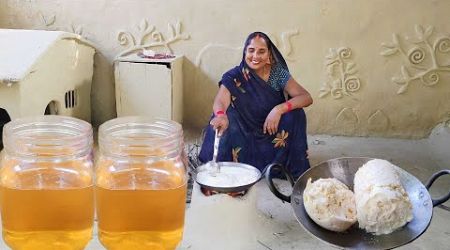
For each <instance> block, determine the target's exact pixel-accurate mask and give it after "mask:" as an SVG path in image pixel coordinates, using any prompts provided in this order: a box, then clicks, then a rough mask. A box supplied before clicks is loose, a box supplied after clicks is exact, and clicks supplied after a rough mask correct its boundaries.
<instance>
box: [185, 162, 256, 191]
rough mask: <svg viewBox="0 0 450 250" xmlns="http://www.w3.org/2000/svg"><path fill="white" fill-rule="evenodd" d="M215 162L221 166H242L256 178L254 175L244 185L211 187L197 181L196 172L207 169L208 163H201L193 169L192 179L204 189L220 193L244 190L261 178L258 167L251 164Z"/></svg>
mask: <svg viewBox="0 0 450 250" xmlns="http://www.w3.org/2000/svg"><path fill="white" fill-rule="evenodd" d="M217 164H219V166H220V167H221V168H243V169H245V170H247V171H252V172H254V174H255V176H256V177H257V178H256V177H255V179H254V180H252V181H251V182H249V183H247V184H245V185H241V186H236V187H213V186H209V185H205V184H203V183H201V182H199V181H198V180H197V173H199V172H201V171H208V169H207V168H208V165H207V164H204V165H201V166H199V167H197V168H196V169H195V173H194V176H193V177H194V180H195V181H196V182H197V183H198V184H199V185H200V186H201V187H204V188H206V189H209V190H213V191H217V192H220V193H233V192H242V191H245V190H247V189H249V188H250V187H251V186H253V185H254V184H255V183H256V182H258V181H259V180H260V179H261V171H259V169H257V168H255V167H253V166H251V165H248V164H244V163H238V162H218V163H217Z"/></svg>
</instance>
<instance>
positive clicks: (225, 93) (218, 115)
mask: <svg viewBox="0 0 450 250" xmlns="http://www.w3.org/2000/svg"><path fill="white" fill-rule="evenodd" d="M230 103H231V94H230V91H229V90H228V89H227V88H226V87H225V86H224V85H221V86H220V88H219V91H218V92H217V95H216V97H215V98H214V104H213V112H214V118H213V119H212V120H211V122H210V124H211V125H212V126H213V128H214V129H218V130H219V135H222V134H223V132H224V131H225V130H226V129H227V128H228V117H227V114H226V112H227V109H228V106H230Z"/></svg>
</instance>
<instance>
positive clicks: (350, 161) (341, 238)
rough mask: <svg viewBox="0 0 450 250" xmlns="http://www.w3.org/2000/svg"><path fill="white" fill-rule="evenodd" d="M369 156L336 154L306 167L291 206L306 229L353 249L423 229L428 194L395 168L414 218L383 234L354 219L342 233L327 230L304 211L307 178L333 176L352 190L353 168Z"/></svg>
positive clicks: (396, 240) (397, 242)
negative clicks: (374, 232) (340, 155)
mask: <svg viewBox="0 0 450 250" xmlns="http://www.w3.org/2000/svg"><path fill="white" fill-rule="evenodd" d="M369 160H372V158H353V157H348V158H338V159H332V160H329V161H326V162H323V163H321V164H319V165H317V166H316V167H313V168H311V169H309V170H308V171H306V172H305V173H304V174H303V175H302V176H300V178H299V179H298V180H297V182H296V183H295V185H294V188H293V193H292V200H291V203H292V207H293V209H294V213H295V217H296V218H297V220H298V221H299V222H300V224H301V225H302V226H303V227H304V228H305V230H306V231H308V232H309V233H311V234H312V235H313V236H315V237H317V238H319V239H321V240H323V241H325V242H327V243H329V244H332V245H334V246H337V247H341V248H352V249H390V248H395V247H399V246H401V245H404V244H407V243H409V242H411V241H413V240H414V239H416V238H417V237H419V236H420V235H421V234H423V233H424V232H425V230H426V229H427V228H428V225H429V224H430V221H431V217H432V214H433V205H432V202H431V197H430V194H429V193H428V190H427V189H426V188H425V186H424V185H423V184H422V183H421V182H420V181H419V180H418V179H417V178H416V177H414V176H413V175H411V174H409V173H408V172H406V171H405V170H403V169H401V168H397V171H398V173H399V176H400V180H401V182H402V184H403V187H404V188H405V191H406V192H407V193H408V196H409V198H410V200H411V203H412V207H413V216H414V218H413V220H412V221H411V222H409V223H408V224H406V225H405V226H404V227H403V228H401V229H399V230H397V231H395V232H392V233H390V234H386V235H380V236H376V235H372V234H370V233H366V232H365V231H364V230H363V229H359V228H358V223H355V225H353V226H352V227H351V228H350V229H349V230H347V231H346V232H344V233H336V232H332V231H328V230H326V229H324V228H322V227H320V226H319V225H317V224H316V223H315V222H314V221H313V220H312V219H311V218H310V217H309V216H308V214H307V213H306V210H305V206H304V204H303V191H304V189H305V187H306V183H307V181H308V179H309V178H311V179H312V180H313V181H315V180H317V179H319V178H336V179H338V180H340V181H342V182H343V183H345V184H346V185H347V186H348V187H349V188H350V189H352V190H353V179H354V175H355V173H356V171H357V170H358V168H359V167H361V166H362V165H363V164H364V163H366V162H367V161H369Z"/></svg>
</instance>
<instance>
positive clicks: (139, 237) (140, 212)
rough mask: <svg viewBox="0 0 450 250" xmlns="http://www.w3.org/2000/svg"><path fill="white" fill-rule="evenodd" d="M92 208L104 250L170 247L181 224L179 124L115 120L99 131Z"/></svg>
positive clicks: (183, 184) (182, 187) (183, 170)
mask: <svg viewBox="0 0 450 250" xmlns="http://www.w3.org/2000/svg"><path fill="white" fill-rule="evenodd" d="M99 148H100V156H99V159H98V160H97V164H96V204H97V217H98V229H99V239H100V241H101V243H102V244H103V245H104V246H105V247H106V248H107V249H109V250H116V249H117V250H119V249H120V250H123V249H152V250H159V249H164V250H166V249H175V248H176V246H177V245H178V243H179V242H180V241H181V238H182V235H183V226H184V212H185V202H186V183H187V173H186V168H185V165H184V164H183V162H184V159H183V158H184V153H183V131H182V128H181V125H180V124H178V123H176V122H173V121H168V120H158V119H156V120H154V119H151V118H147V117H121V118H116V119H113V120H110V121H108V122H106V123H104V124H102V125H101V126H100V128H99Z"/></svg>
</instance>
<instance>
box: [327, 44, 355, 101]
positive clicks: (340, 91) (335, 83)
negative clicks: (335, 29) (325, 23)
mask: <svg viewBox="0 0 450 250" xmlns="http://www.w3.org/2000/svg"><path fill="white" fill-rule="evenodd" d="M351 56H352V50H351V49H350V48H348V47H343V48H339V49H334V48H330V51H329V53H328V55H326V56H325V66H326V69H327V80H326V81H325V82H324V83H323V84H322V87H321V88H320V90H319V98H324V97H326V96H327V95H328V94H330V95H331V96H332V97H333V98H334V99H341V98H343V97H345V96H351V95H352V93H354V92H356V91H358V90H359V89H360V87H361V81H360V79H359V77H357V76H356V73H357V72H358V70H357V69H356V64H355V63H354V62H352V60H351Z"/></svg>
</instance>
